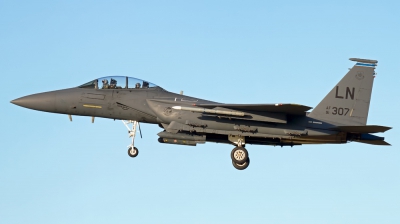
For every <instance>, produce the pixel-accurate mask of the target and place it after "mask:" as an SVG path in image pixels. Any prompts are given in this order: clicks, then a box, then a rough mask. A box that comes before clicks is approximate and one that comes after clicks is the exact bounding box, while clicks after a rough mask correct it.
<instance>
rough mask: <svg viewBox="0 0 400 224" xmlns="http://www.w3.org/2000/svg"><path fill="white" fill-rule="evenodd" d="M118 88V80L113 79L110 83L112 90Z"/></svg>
mask: <svg viewBox="0 0 400 224" xmlns="http://www.w3.org/2000/svg"><path fill="white" fill-rule="evenodd" d="M116 88H117V80H115V79H111V81H110V89H116Z"/></svg>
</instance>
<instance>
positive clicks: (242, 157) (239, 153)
mask: <svg viewBox="0 0 400 224" xmlns="http://www.w3.org/2000/svg"><path fill="white" fill-rule="evenodd" d="M248 158H249V153H248V152H247V150H246V149H245V148H244V147H241V146H238V147H235V148H234V149H233V150H232V152H231V159H232V162H233V163H236V164H244V163H246V161H247V159H248Z"/></svg>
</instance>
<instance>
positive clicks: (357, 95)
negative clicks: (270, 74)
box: [11, 58, 391, 170]
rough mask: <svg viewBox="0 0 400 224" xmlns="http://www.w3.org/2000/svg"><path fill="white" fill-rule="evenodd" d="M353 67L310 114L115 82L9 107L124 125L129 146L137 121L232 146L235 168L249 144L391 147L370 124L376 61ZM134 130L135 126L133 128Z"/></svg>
mask: <svg viewBox="0 0 400 224" xmlns="http://www.w3.org/2000/svg"><path fill="white" fill-rule="evenodd" d="M350 60H351V61H354V62H355V65H354V66H353V67H352V68H351V69H350V71H349V72H348V73H347V74H346V75H345V76H344V77H343V78H342V80H340V82H339V83H338V84H337V85H335V86H334V87H333V89H332V90H331V91H330V92H329V93H328V95H326V96H325V98H324V99H323V100H322V101H321V102H320V103H319V104H318V105H317V107H315V109H313V110H312V111H311V112H307V111H308V110H310V109H311V107H308V106H304V105H299V104H282V103H277V104H224V103H216V102H212V101H207V100H202V99H198V98H195V97H190V96H185V95H183V94H182V93H181V94H175V93H171V92H168V91H166V90H165V89H163V88H161V87H159V86H157V85H154V84H153V83H150V82H147V81H143V80H139V79H136V78H130V77H123V76H113V77H103V78H99V79H95V80H93V81H90V82H88V83H85V84H83V85H80V86H78V87H75V88H70V89H63V90H57V91H51V92H45V93H38V94H33V95H29V96H25V97H21V98H18V99H15V100H13V101H11V103H13V104H16V105H19V106H22V107H26V108H29V109H34V110H39V111H46V112H51V113H60V114H67V115H68V116H69V118H70V120H71V121H72V117H71V115H80V116H91V117H92V122H94V117H103V118H111V119H118V120H122V121H123V123H124V124H125V126H126V127H127V128H128V131H129V136H130V137H131V138H132V142H131V145H130V146H129V149H128V155H129V156H131V157H136V156H137V155H138V153H139V151H138V149H137V148H136V147H135V146H134V139H135V135H136V128H137V127H139V131H140V126H138V125H139V122H142V123H149V124H157V125H159V126H160V128H162V129H163V130H162V131H161V132H160V133H158V136H159V139H158V141H159V142H160V143H167V144H178V145H189V146H195V145H196V144H200V143H205V142H218V143H227V144H232V145H234V146H235V148H234V149H233V150H232V152H231V159H232V164H233V166H234V167H235V168H236V169H239V170H243V169H246V168H247V167H248V166H249V164H250V158H249V153H248V151H247V150H246V149H245V145H246V144H257V145H272V146H281V147H282V146H297V145H302V144H339V143H347V142H351V141H354V142H360V143H366V144H372V145H390V144H388V143H387V142H385V141H384V138H383V137H379V136H376V135H373V133H378V132H385V131H387V130H389V129H391V128H390V127H384V126H378V125H367V117H368V110H369V105H370V99H371V92H372V84H373V81H374V77H375V67H376V66H377V63H378V61H376V60H368V59H359V58H350ZM130 125H132V128H130Z"/></svg>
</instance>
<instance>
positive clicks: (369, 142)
mask: <svg viewBox="0 0 400 224" xmlns="http://www.w3.org/2000/svg"><path fill="white" fill-rule="evenodd" d="M355 142H360V143H365V144H370V145H391V144H389V143H387V142H385V141H383V140H377V141H374V140H356V141H355Z"/></svg>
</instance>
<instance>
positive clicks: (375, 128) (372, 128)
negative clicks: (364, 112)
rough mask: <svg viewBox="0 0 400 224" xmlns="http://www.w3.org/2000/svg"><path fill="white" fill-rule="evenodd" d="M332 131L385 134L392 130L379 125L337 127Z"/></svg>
mask: <svg viewBox="0 0 400 224" xmlns="http://www.w3.org/2000/svg"><path fill="white" fill-rule="evenodd" d="M332 129H333V130H336V131H343V132H351V133H378V132H385V131H387V130H390V129H392V128H391V127H385V126H380V125H366V126H338V127H334V128H332Z"/></svg>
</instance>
